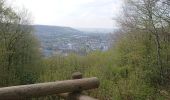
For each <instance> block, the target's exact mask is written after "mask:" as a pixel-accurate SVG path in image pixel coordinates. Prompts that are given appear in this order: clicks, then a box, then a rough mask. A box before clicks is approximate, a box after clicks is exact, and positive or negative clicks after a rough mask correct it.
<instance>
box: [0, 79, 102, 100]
mask: <svg viewBox="0 0 170 100" xmlns="http://www.w3.org/2000/svg"><path fill="white" fill-rule="evenodd" d="M98 86H99V80H98V79H97V78H95V77H94V78H84V79H76V80H66V81H58V82H49V83H39V84H32V85H22V86H12V87H5V88H0V100H1V99H2V100H23V99H25V98H31V97H40V96H47V95H52V94H60V93H68V92H74V91H79V90H89V89H94V88H98Z"/></svg>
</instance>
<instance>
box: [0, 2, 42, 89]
mask: <svg viewBox="0 0 170 100" xmlns="http://www.w3.org/2000/svg"><path fill="white" fill-rule="evenodd" d="M23 14H24V13H22V14H18V13H16V12H15V11H14V10H13V9H12V8H11V7H8V6H6V2H5V1H2V0H0V16H1V17H0V69H1V72H0V80H1V81H0V86H9V85H16V84H29V83H34V82H35V81H36V80H37V78H38V77H39V76H38V63H39V60H40V56H39V51H38V44H37V41H36V40H35V38H34V36H33V34H32V33H33V32H32V28H31V26H29V25H28V20H27V19H26V18H25V17H26V16H25V15H23Z"/></svg>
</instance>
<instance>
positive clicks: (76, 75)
mask: <svg viewBox="0 0 170 100" xmlns="http://www.w3.org/2000/svg"><path fill="white" fill-rule="evenodd" d="M81 78H83V75H82V73H80V72H75V73H73V74H72V79H81Z"/></svg>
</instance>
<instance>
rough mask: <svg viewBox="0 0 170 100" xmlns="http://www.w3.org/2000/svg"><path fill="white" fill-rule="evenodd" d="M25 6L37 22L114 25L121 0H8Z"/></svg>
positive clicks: (68, 24) (84, 25)
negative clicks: (113, 18) (113, 19)
mask: <svg viewBox="0 0 170 100" xmlns="http://www.w3.org/2000/svg"><path fill="white" fill-rule="evenodd" d="M8 1H9V2H14V3H13V5H16V6H19V7H23V6H24V7H25V8H27V9H28V10H29V11H30V12H32V15H33V16H34V18H35V19H34V21H35V24H48V25H61V26H71V27H113V24H114V23H113V21H112V17H114V16H115V15H117V14H118V13H119V9H120V5H121V0H8Z"/></svg>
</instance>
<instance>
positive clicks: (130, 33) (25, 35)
mask: <svg viewBox="0 0 170 100" xmlns="http://www.w3.org/2000/svg"><path fill="white" fill-rule="evenodd" d="M122 9H123V11H122V13H121V15H120V16H118V17H117V18H116V21H117V24H118V26H119V31H117V32H115V33H114V34H113V36H112V37H113V39H114V43H113V46H112V48H110V49H109V50H108V51H105V52H101V51H94V52H90V53H89V54H87V55H85V56H80V55H77V54H70V55H68V56H59V55H56V56H52V57H49V58H43V57H42V56H41V52H40V50H39V45H40V44H39V43H38V41H37V39H36V38H35V36H34V29H33V28H32V27H31V24H32V23H31V19H30V17H29V13H28V12H27V11H26V10H21V11H16V10H15V9H13V8H12V7H10V6H8V5H6V2H5V0H0V87H6V86H13V85H21V84H31V83H39V82H51V81H56V80H65V79H70V75H71V74H72V73H73V72H76V71H79V72H81V73H83V75H84V77H94V76H95V77H98V78H99V80H100V82H101V84H100V87H99V89H96V90H94V91H90V92H88V94H89V95H91V96H93V97H96V98H98V99H99V100H169V99H170V2H169V0H124V4H123V8H122ZM42 99H44V100H56V99H57V97H55V98H54V97H45V98H41V99H40V100H42Z"/></svg>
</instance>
